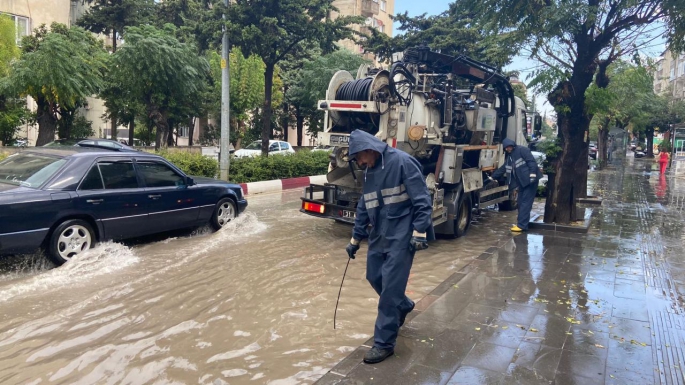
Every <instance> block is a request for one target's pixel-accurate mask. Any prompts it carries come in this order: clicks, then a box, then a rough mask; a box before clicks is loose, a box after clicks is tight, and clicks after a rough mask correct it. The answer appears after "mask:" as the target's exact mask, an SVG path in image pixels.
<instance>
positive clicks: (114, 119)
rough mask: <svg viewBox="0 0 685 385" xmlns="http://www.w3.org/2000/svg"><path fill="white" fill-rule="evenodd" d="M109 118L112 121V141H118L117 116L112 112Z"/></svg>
mask: <svg viewBox="0 0 685 385" xmlns="http://www.w3.org/2000/svg"><path fill="white" fill-rule="evenodd" d="M109 116H110V119H112V131H111V132H110V135H111V137H110V139H112V140H117V114H116V113H115V112H111V113H110V114H109Z"/></svg>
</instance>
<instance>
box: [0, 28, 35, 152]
mask: <svg viewBox="0 0 685 385" xmlns="http://www.w3.org/2000/svg"><path fill="white" fill-rule="evenodd" d="M19 53H20V51H19V48H18V47H17V42H16V29H15V25H14V21H13V20H12V19H11V18H9V17H8V16H5V15H0V85H2V83H3V81H2V79H3V78H5V77H7V76H8V75H9V73H10V65H11V63H12V61H14V60H16V59H17V58H18V57H19ZM6 86H7V85H6ZM15 96H16V95H11V94H8V93H6V92H5V91H3V90H2V89H0V142H2V144H3V145H10V144H12V143H13V142H14V138H15V134H16V133H17V131H18V130H19V125H20V124H23V123H26V122H27V121H28V120H29V119H30V116H31V115H30V113H29V111H28V110H27V109H26V100H25V99H21V98H16V97H15Z"/></svg>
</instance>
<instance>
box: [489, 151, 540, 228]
mask: <svg viewBox="0 0 685 385" xmlns="http://www.w3.org/2000/svg"><path fill="white" fill-rule="evenodd" d="M502 146H504V151H506V152H507V154H508V155H507V159H506V160H505V161H504V164H503V165H502V167H500V168H498V169H497V171H495V172H494V173H493V174H492V177H490V179H491V180H494V179H499V178H501V177H502V176H506V182H507V184H508V185H509V190H514V189H515V188H517V187H518V189H519V193H518V218H517V223H516V224H515V225H514V226H512V227H511V231H513V232H517V233H518V232H521V231H527V230H528V222H530V211H531V209H532V208H533V201H534V200H535V194H536V193H537V190H538V180H540V178H541V177H542V172H541V171H540V169H539V167H538V164H537V162H536V161H535V158H534V157H533V154H531V153H530V150H529V149H528V148H527V147H524V146H517V145H516V143H515V142H514V141H513V140H511V139H508V138H507V139H504V140H503V141H502Z"/></svg>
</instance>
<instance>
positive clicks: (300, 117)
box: [295, 108, 304, 147]
mask: <svg viewBox="0 0 685 385" xmlns="http://www.w3.org/2000/svg"><path fill="white" fill-rule="evenodd" d="M295 111H296V114H297V115H296V117H297V146H298V147H302V137H303V136H304V115H302V114H301V113H300V109H299V108H297V109H296V110H295Z"/></svg>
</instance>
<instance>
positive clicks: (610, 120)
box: [586, 61, 660, 167]
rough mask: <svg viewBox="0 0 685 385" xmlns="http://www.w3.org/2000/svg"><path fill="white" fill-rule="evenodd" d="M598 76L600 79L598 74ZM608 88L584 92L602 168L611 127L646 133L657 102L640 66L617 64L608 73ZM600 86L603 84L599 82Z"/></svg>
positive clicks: (597, 87) (649, 82) (657, 106)
mask: <svg viewBox="0 0 685 385" xmlns="http://www.w3.org/2000/svg"><path fill="white" fill-rule="evenodd" d="M598 76H602V74H599V75H598ZM606 76H607V78H608V79H607V81H608V84H607V85H606V86H605V87H600V86H599V85H598V84H597V83H598V82H595V83H593V84H591V85H590V87H589V88H588V90H587V91H586V105H587V109H588V112H589V113H590V114H592V115H593V122H594V124H593V126H596V127H597V141H598V154H597V160H598V161H599V164H600V167H603V166H604V164H605V162H606V159H607V144H608V138H609V130H610V129H611V128H612V127H617V128H620V129H626V128H628V126H629V125H632V127H633V128H635V129H642V130H643V129H645V128H646V126H647V121H648V119H649V117H650V116H652V115H653V114H654V113H656V111H655V109H656V108H659V106H660V102H659V101H658V100H657V99H658V97H657V96H656V95H654V92H653V91H652V89H653V88H652V82H653V80H652V79H653V78H652V75H651V74H650V73H649V71H648V70H647V69H646V68H645V67H644V66H642V65H634V64H631V63H628V62H625V61H618V62H616V63H614V64H612V65H611V66H609V67H608V69H607V74H606ZM599 83H600V85H601V84H602V81H599Z"/></svg>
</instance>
